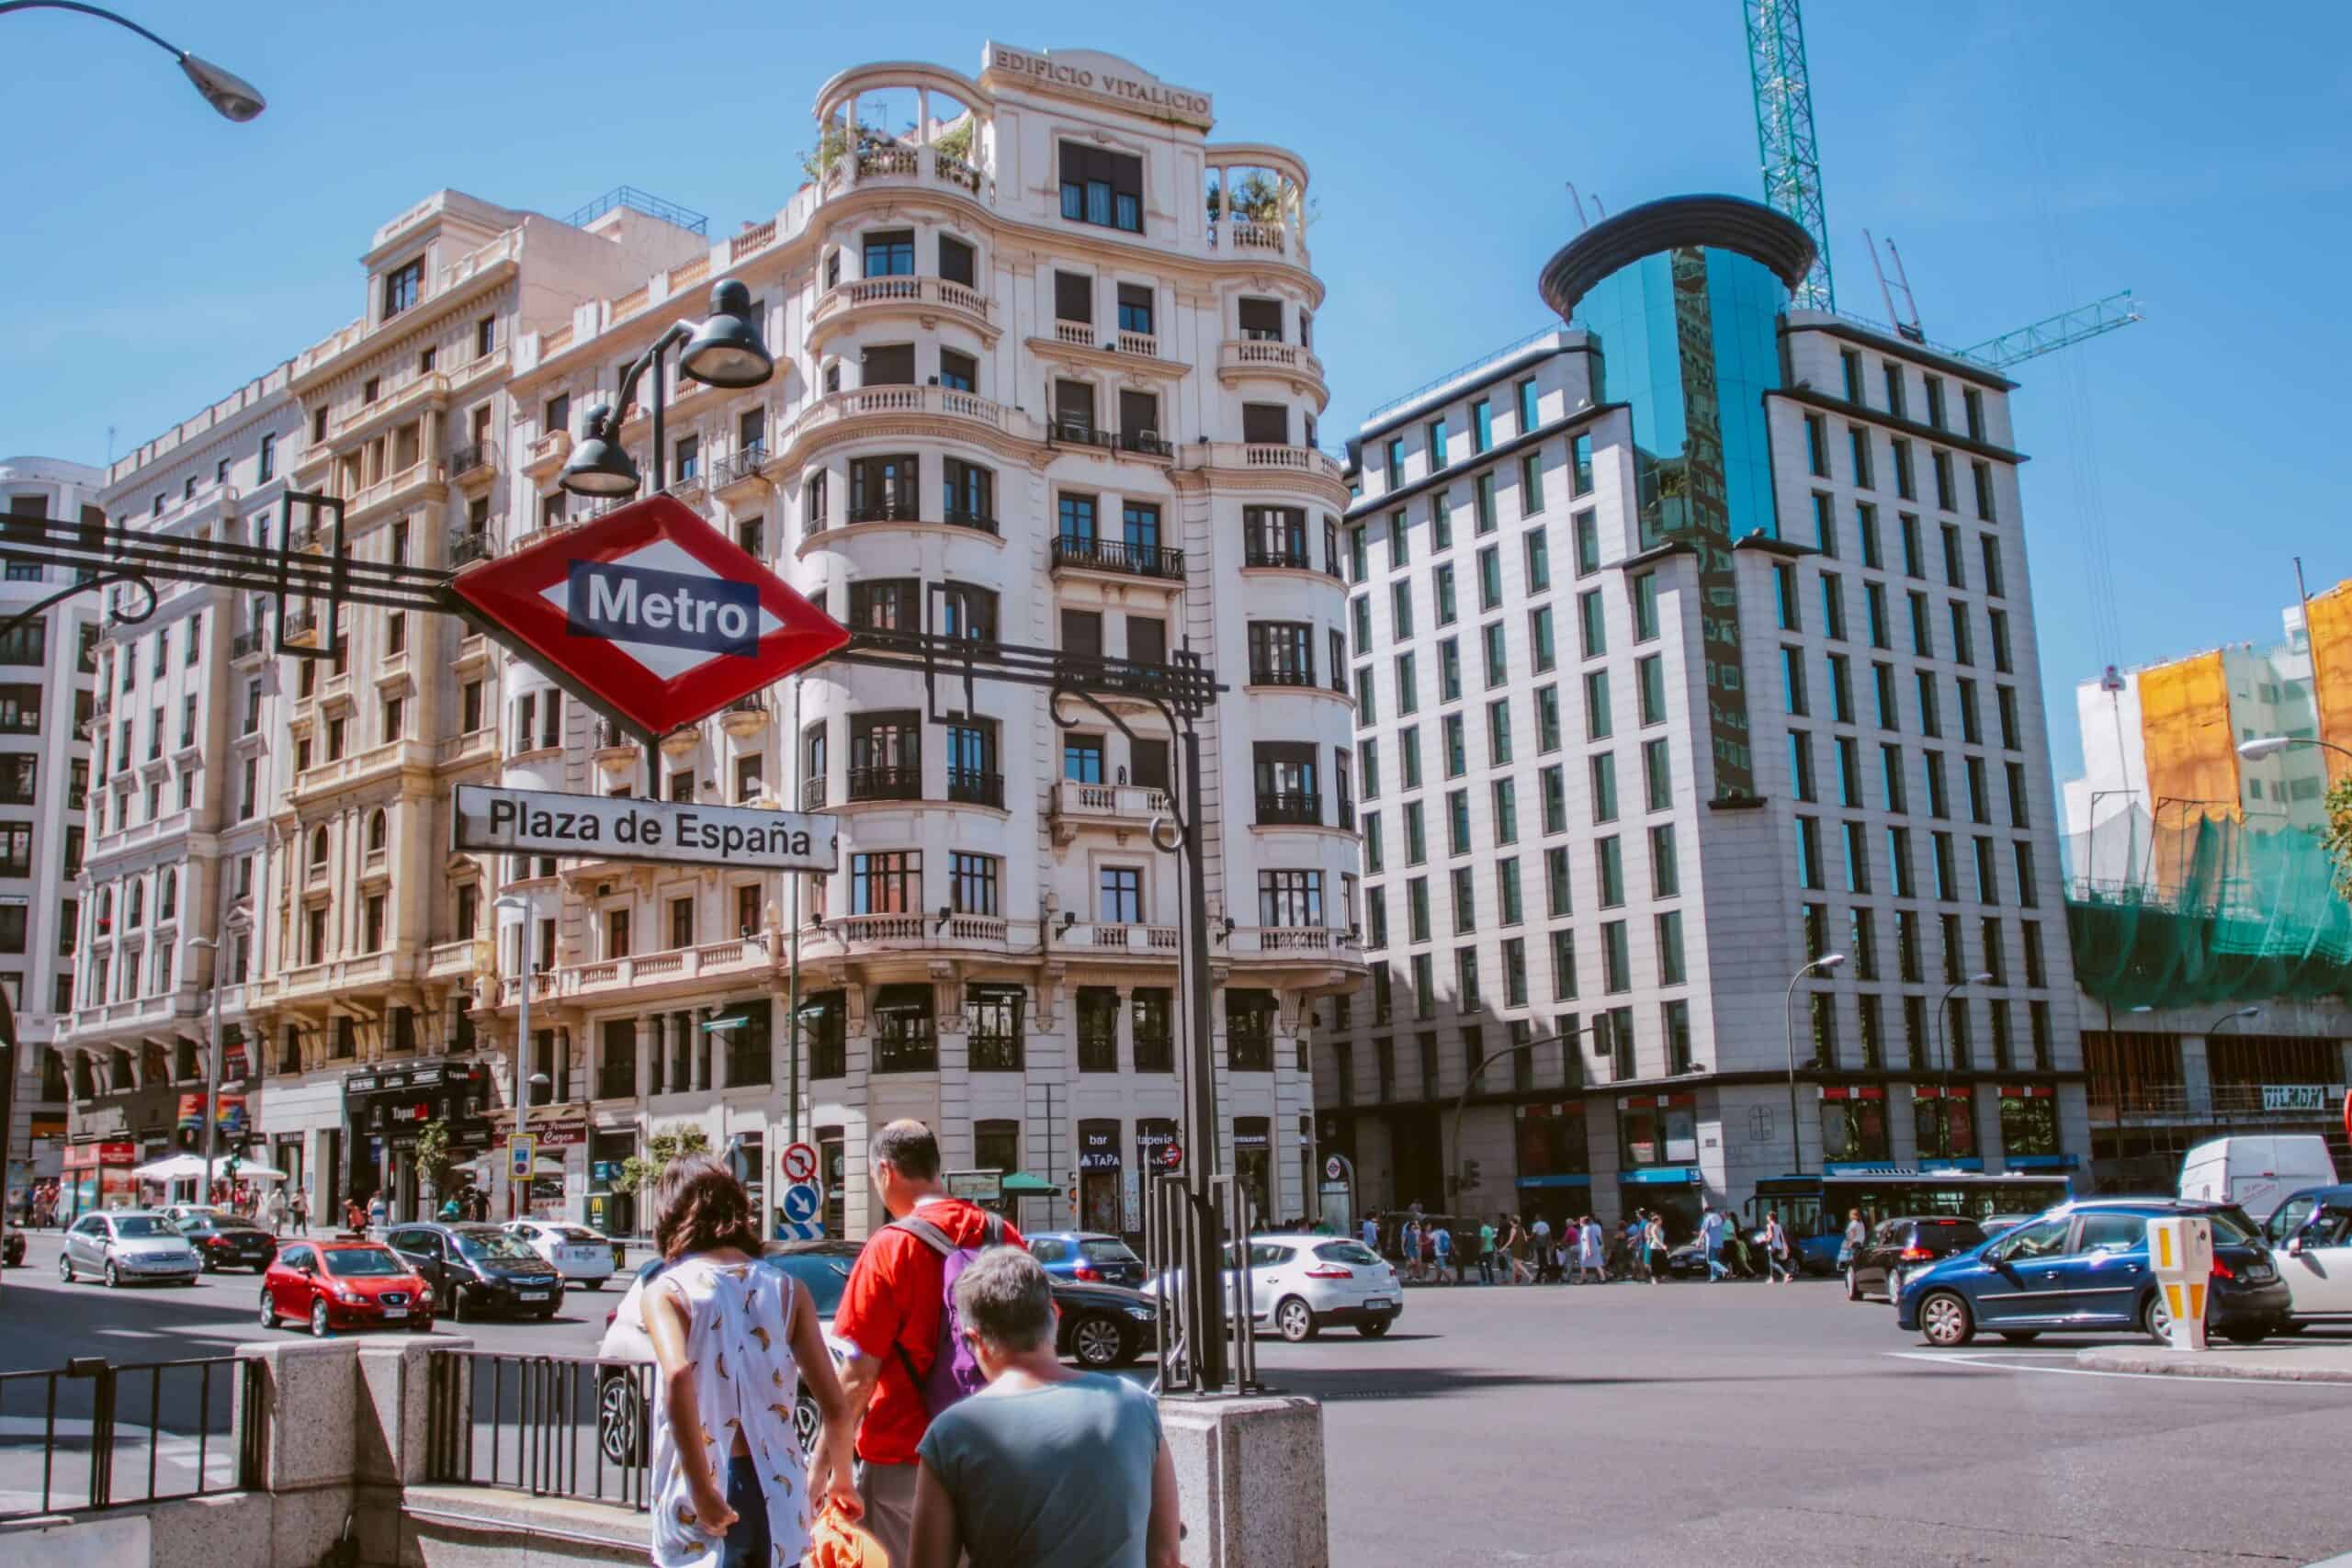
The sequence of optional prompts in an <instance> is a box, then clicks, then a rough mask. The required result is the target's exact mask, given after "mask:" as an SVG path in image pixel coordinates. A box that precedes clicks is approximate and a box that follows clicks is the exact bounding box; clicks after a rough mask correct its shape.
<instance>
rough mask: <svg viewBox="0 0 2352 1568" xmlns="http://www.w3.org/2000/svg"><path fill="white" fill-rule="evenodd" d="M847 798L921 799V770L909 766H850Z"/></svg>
mask: <svg viewBox="0 0 2352 1568" xmlns="http://www.w3.org/2000/svg"><path fill="white" fill-rule="evenodd" d="M849 798H850V799H852V800H921V799H922V769H921V768H919V767H910V768H852V769H851V770H850V771H849Z"/></svg>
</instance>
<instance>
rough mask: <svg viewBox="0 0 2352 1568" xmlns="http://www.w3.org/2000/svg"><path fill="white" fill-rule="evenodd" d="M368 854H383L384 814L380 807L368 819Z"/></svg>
mask: <svg viewBox="0 0 2352 1568" xmlns="http://www.w3.org/2000/svg"><path fill="white" fill-rule="evenodd" d="M383 852H384V813H383V810H382V808H381V807H379V808H378V809H377V811H376V813H375V815H374V816H372V817H370V818H368V853H369V854H371V855H379V854H382V853H383Z"/></svg>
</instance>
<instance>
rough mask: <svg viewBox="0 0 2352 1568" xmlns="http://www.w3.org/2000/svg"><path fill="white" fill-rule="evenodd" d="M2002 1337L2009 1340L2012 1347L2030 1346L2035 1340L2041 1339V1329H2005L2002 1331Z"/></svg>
mask: <svg viewBox="0 0 2352 1568" xmlns="http://www.w3.org/2000/svg"><path fill="white" fill-rule="evenodd" d="M2001 1337H2002V1338H2004V1339H2006V1340H2007V1341H2008V1342H2009V1343H2010V1344H2012V1345H2030V1344H2032V1343H2033V1342H2034V1341H2035V1340H2037V1339H2039V1338H2041V1330H2040V1329H2039V1328H2005V1329H2003V1330H2002V1331H2001Z"/></svg>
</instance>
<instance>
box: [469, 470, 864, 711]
mask: <svg viewBox="0 0 2352 1568" xmlns="http://www.w3.org/2000/svg"><path fill="white" fill-rule="evenodd" d="M450 590H451V592H455V593H456V594H457V595H458V598H460V599H462V600H464V601H465V602H466V603H467V604H469V605H471V606H472V607H473V608H474V609H475V610H477V611H479V612H481V615H483V616H484V617H485V618H486V619H487V620H488V621H489V622H490V623H491V624H492V625H493V626H496V627H498V628H499V629H500V630H501V631H503V634H504V637H503V640H507V641H510V642H511V643H513V644H514V645H515V647H516V648H517V649H519V650H520V651H521V652H522V653H523V654H524V655H525V657H526V658H527V659H529V660H531V662H533V663H534V664H537V665H538V666H540V667H541V668H542V669H544V670H546V671H548V673H549V674H551V675H555V676H557V677H558V678H559V679H562V680H568V681H569V682H571V683H572V684H574V685H576V686H577V687H579V688H580V689H581V691H582V692H583V693H584V694H587V695H588V696H590V697H592V698H593V699H594V700H595V701H596V702H598V703H600V704H602V705H604V706H605V707H607V708H609V709H611V710H612V711H613V712H614V713H616V714H618V715H620V716H622V717H624V718H626V719H627V720H628V722H629V723H630V724H632V725H635V726H636V727H637V728H639V730H641V731H643V732H644V733H646V734H648V735H665V734H667V733H668V732H670V731H671V730H673V729H675V728H678V727H679V726H680V725H682V724H692V723H694V722H695V720H697V719H700V718H704V717H707V716H709V715H711V714H714V713H717V712H718V710H719V709H720V708H722V707H725V706H726V705H728V704H729V703H730V702H733V701H734V700H735V699H736V698H737V697H741V696H747V695H749V694H752V693H753V692H756V691H758V690H759V689H760V688H762V687H763V686H767V685H771V684H773V683H774V682H776V681H778V680H781V679H782V678H783V677H784V676H786V675H788V674H790V673H791V672H792V671H795V670H798V669H800V668H801V667H803V666H804V665H808V664H813V663H814V662H816V661H817V660H820V659H822V658H824V657H825V655H827V654H829V653H831V652H832V651H833V650H834V649H837V648H840V647H841V646H842V644H844V643H846V642H847V641H848V640H849V633H848V632H847V631H846V630H844V629H843V628H842V626H841V624H840V623H839V622H837V621H835V620H834V619H833V618H832V617H831V615H826V614H825V612H824V611H822V610H820V609H819V608H818V607H817V606H816V605H814V604H810V603H809V601H808V600H806V599H804V598H802V597H801V596H800V595H799V594H798V593H797V592H794V591H793V590H792V589H791V588H790V587H788V586H787V585H786V583H785V581H784V580H783V579H782V578H779V577H777V576H776V575H775V573H774V572H772V571H770V570H768V569H767V568H766V567H764V566H762V565H761V564H760V563H759V562H758V561H756V560H754V559H752V557H751V556H749V555H747V554H746V553H744V552H743V551H742V550H741V549H739V548H738V547H736V546H735V545H734V543H733V542H732V541H730V540H729V539H728V538H727V537H726V536H724V535H722V534H720V533H719V532H718V530H717V529H716V528H713V527H712V526H711V525H709V524H707V523H706V522H704V521H703V520H702V519H701V518H700V517H699V516H697V515H695V513H694V511H693V510H692V509H691V508H689V507H687V506H686V505H685V504H684V502H680V501H678V500H677V499H676V498H674V497H673V496H667V495H654V496H649V497H647V498H646V499H645V500H643V501H637V502H630V503H629V504H628V505H627V506H623V507H619V508H616V510H614V511H611V512H608V513H605V515H603V516H602V517H599V518H597V519H596V520H595V521H594V522H593V523H590V524H588V525H586V526H585V527H582V528H576V529H573V530H571V532H568V533H559V534H556V535H554V536H550V537H548V538H546V539H542V540H540V541H539V542H538V543H537V544H535V545H530V546H526V547H524V548H522V549H520V550H517V551H515V553H514V554H513V555H511V556H506V557H503V558H500V559H498V560H494V561H492V562H491V563H489V564H488V565H486V566H480V567H475V568H473V569H472V570H467V571H463V572H460V573H459V574H458V577H457V579H456V580H455V581H453V582H451V584H450Z"/></svg>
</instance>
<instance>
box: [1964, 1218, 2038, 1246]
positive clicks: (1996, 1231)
mask: <svg viewBox="0 0 2352 1568" xmlns="http://www.w3.org/2000/svg"><path fill="white" fill-rule="evenodd" d="M2040 1218H2041V1215H2040V1214H2039V1213H2032V1214H1987V1215H1985V1217H1984V1218H1983V1219H1981V1220H1979V1221H1977V1222H1976V1228H1977V1229H1978V1230H1981V1231H1983V1232H1984V1233H1985V1240H1986V1241H1990V1240H1992V1239H1993V1238H1994V1237H1995V1236H1996V1235H2001V1234H2002V1233H2003V1232H2005V1231H2013V1230H2015V1229H2017V1228H2018V1226H2019V1225H2021V1224H2025V1223H2026V1222H2027V1221H2028V1220H2038V1219H2040Z"/></svg>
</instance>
